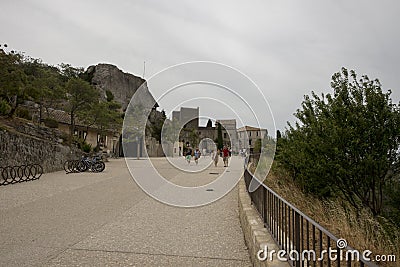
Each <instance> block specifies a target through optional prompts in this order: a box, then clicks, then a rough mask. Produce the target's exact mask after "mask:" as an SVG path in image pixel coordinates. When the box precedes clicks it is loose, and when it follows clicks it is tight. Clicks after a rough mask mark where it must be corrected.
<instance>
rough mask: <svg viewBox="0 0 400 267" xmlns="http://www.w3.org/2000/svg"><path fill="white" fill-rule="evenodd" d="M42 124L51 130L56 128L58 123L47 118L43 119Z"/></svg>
mask: <svg viewBox="0 0 400 267" xmlns="http://www.w3.org/2000/svg"><path fill="white" fill-rule="evenodd" d="M43 122H44V125H46V126H47V127H49V128H53V129H56V128H58V121H56V120H54V119H50V118H47V119H44V120H43Z"/></svg>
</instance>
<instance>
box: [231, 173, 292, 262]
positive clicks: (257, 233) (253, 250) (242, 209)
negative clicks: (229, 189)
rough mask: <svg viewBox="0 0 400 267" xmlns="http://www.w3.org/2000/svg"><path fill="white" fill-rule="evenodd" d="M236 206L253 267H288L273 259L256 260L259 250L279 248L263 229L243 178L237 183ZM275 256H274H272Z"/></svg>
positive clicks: (276, 249)
mask: <svg viewBox="0 0 400 267" xmlns="http://www.w3.org/2000/svg"><path fill="white" fill-rule="evenodd" d="M238 188H239V190H238V195H239V196H238V202H239V203H238V204H239V219H240V224H241V227H242V231H243V235H244V240H245V243H246V246H247V248H248V250H249V255H250V261H251V263H252V264H253V266H257V267H265V266H274V267H275V266H276V267H288V266H289V264H288V263H287V262H282V261H279V260H277V259H276V257H274V260H273V261H269V260H268V259H267V260H265V261H260V260H259V259H258V258H257V252H258V251H259V250H260V249H264V248H265V246H267V247H268V250H269V251H271V250H275V251H278V250H279V247H278V245H277V244H276V243H275V241H274V239H273V238H272V236H271V235H270V234H269V232H268V231H267V229H266V228H265V227H264V223H263V221H262V219H261V218H260V216H259V214H258V213H257V211H256V210H255V208H254V207H253V205H252V204H251V199H250V196H249V194H248V193H247V190H246V184H245V182H244V178H243V176H242V178H241V179H240V180H239V183H238ZM274 256H276V254H275V255H274Z"/></svg>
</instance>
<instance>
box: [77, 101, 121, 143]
mask: <svg viewBox="0 0 400 267" xmlns="http://www.w3.org/2000/svg"><path fill="white" fill-rule="evenodd" d="M120 108H121V105H120V104H119V103H117V102H114V101H111V102H103V101H101V102H95V103H92V104H91V105H90V106H87V107H86V108H85V109H83V110H81V111H79V112H78V113H77V116H78V118H79V119H80V120H81V121H83V122H84V123H85V125H86V127H87V128H89V127H93V128H96V129H98V130H99V134H100V135H101V136H104V135H105V134H106V133H107V132H119V130H118V129H121V126H122V117H121V113H120V112H119V109H120ZM97 141H99V140H97ZM97 147H99V144H98V143H97Z"/></svg>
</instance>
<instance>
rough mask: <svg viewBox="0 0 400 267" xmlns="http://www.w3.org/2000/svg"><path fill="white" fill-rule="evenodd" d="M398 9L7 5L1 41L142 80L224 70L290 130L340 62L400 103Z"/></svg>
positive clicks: (393, 5)
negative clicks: (256, 92) (199, 67)
mask: <svg viewBox="0 0 400 267" xmlns="http://www.w3.org/2000/svg"><path fill="white" fill-rule="evenodd" d="M399 11H400V2H398V1H395V0H393V1H387V0H381V1H366V0H364V1H361V0H359V1H353V0H348V1H342V0H335V1H333V0H332V1H317V0H315V1H309V0H301V1H299V0H293V1H285V0H279V1H267V0H261V1H232V0H231V1H152V0H142V1H136V0H126V1H119V0H115V1H103V0H100V1H94V0H85V1H75V0H70V1H57V0H36V1H34V0H21V1H15V0H1V2H0V23H1V27H0V43H7V44H8V45H9V47H10V48H12V49H15V50H18V51H23V52H25V53H26V54H27V55H29V56H32V57H35V58H41V59H42V60H43V61H44V62H46V63H49V64H58V63H61V62H64V63H70V64H72V65H73V66H81V67H85V68H86V67H88V66H89V65H93V64H97V63H102V62H104V63H112V64H115V65H117V66H118V67H119V68H120V69H122V70H124V71H126V72H130V73H133V74H135V75H138V76H142V75H143V65H144V64H143V62H144V61H145V62H146V70H145V78H146V79H147V78H149V77H151V76H152V75H154V74H156V73H157V72H159V71H161V70H163V69H164V68H166V67H169V66H171V65H175V64H179V63H183V62H187V61H197V60H204V61H214V62H219V63H222V64H226V65H229V66H232V67H234V68H236V69H238V70H240V71H241V72H243V73H244V74H245V75H247V76H248V77H250V78H251V79H252V80H253V81H254V82H255V83H256V84H257V85H258V86H259V88H260V89H261V90H262V92H263V93H264V94H265V96H266V99H267V101H268V102H269V104H270V107H271V110H272V112H273V115H274V118H275V122H276V126H277V128H278V129H284V128H285V126H286V121H292V122H293V121H294V116H293V113H294V112H295V111H296V109H297V108H298V107H300V104H301V101H302V99H303V96H304V95H305V94H310V92H311V90H314V91H316V92H318V93H321V92H330V91H331V90H330V78H331V76H332V74H333V73H335V72H337V71H339V70H340V68H341V67H342V66H344V67H346V68H348V69H354V70H355V71H356V72H357V74H359V75H360V76H361V75H362V74H367V75H368V76H369V77H370V78H379V79H380V81H381V83H382V84H383V87H384V88H385V89H392V91H393V93H392V98H393V100H394V101H395V102H396V103H397V102H398V101H399V99H400V90H399V88H398V87H399V82H400V71H399V70H400V68H399V64H400V52H399V47H400V43H399V42H400V30H399V25H400V18H399V17H400V15H399ZM149 87H150V91H151V90H152V88H151V82H150V83H149ZM250 102H251V100H250ZM254 103H255V102H254ZM209 109H210V110H212V108H211V107H210V108H209ZM210 110H209V111H210ZM200 113H202V111H200ZM217 113H218V112H217ZM215 117H217V118H218V115H215Z"/></svg>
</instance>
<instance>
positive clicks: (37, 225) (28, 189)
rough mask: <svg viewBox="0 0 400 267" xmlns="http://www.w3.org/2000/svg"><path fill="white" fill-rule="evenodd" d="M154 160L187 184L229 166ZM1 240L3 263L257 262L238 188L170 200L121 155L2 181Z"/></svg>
mask: <svg viewBox="0 0 400 267" xmlns="http://www.w3.org/2000/svg"><path fill="white" fill-rule="evenodd" d="M176 160H178V159H176ZM128 162H129V161H128ZM144 162H145V160H138V161H134V160H132V163H131V164H143V163H144ZM153 162H154V164H155V166H156V167H157V168H158V170H159V172H160V173H162V174H163V175H164V176H166V177H167V178H168V179H169V180H171V181H172V182H174V183H177V184H181V185H184V186H191V185H194V184H196V185H198V184H207V183H209V182H210V181H213V180H214V179H215V177H216V176H215V173H222V172H223V171H224V170H227V169H228V170H229V169H230V168H227V169H224V168H223V167H222V166H219V167H212V166H210V167H208V169H206V171H205V172H202V173H194V174H191V175H187V174H185V175H182V173H181V172H179V171H178V170H177V169H176V168H174V167H172V166H171V165H169V164H167V162H166V161H165V159H154V161H153ZM191 164H193V168H194V169H195V168H198V167H196V166H195V165H194V163H191ZM201 164H206V162H205V161H204V162H203V163H200V164H199V165H201ZM190 167H191V166H190ZM210 173H212V174H210ZM188 181H189V182H188ZM0 240H1V241H0V266H250V265H251V264H250V261H249V255H248V251H247V249H246V247H245V244H244V240H243V234H242V231H241V228H240V224H239V219H238V205H237V189H236V188H235V189H233V190H232V191H231V192H230V193H229V194H227V195H226V196H225V197H223V198H222V199H220V200H218V201H216V202H214V203H212V204H210V205H205V206H202V207H199V208H178V207H173V206H169V205H166V204H163V203H161V202H158V201H156V200H154V199H153V198H151V197H149V196H147V195H146V194H145V193H144V192H143V191H142V190H141V189H140V188H139V187H138V186H137V185H136V183H135V182H134V181H133V179H132V178H131V176H130V175H129V172H128V169H127V167H126V164H125V161H124V160H122V159H120V160H112V161H110V162H109V163H107V165H106V170H105V171H104V172H103V173H83V174H82V173H81V174H68V175H66V174H65V173H64V172H56V173H51V174H45V175H43V176H42V177H41V178H40V180H38V181H32V182H27V183H21V184H15V185H9V186H2V187H0Z"/></svg>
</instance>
